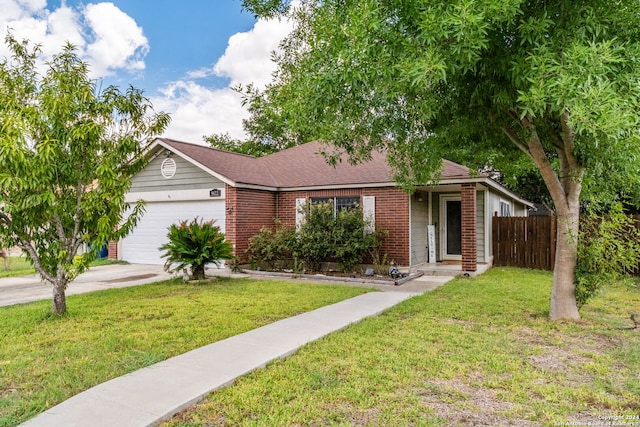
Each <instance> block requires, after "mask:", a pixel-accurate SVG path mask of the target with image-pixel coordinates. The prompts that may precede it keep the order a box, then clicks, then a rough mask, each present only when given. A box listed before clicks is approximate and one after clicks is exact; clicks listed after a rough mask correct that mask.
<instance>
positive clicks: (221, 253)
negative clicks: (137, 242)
mask: <svg viewBox="0 0 640 427" xmlns="http://www.w3.org/2000/svg"><path fill="white" fill-rule="evenodd" d="M214 223H215V220H212V221H202V220H200V221H198V218H195V219H193V220H192V221H182V222H180V223H179V224H177V225H176V224H172V225H171V226H170V227H169V233H168V234H167V237H168V238H169V242H168V243H165V244H164V245H162V246H161V247H160V248H159V249H160V250H161V251H165V253H164V254H163V255H162V257H163V258H167V260H166V262H165V264H164V269H165V270H166V271H169V272H174V271H181V270H185V269H186V268H187V267H190V268H191V279H192V280H200V279H204V269H205V265H206V264H215V265H220V262H221V261H222V260H230V259H233V246H232V245H231V243H229V242H227V241H226V240H225V238H224V233H221V232H220V227H218V226H217V225H214Z"/></svg>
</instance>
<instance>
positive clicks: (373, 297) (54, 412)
mask: <svg viewBox="0 0 640 427" xmlns="http://www.w3.org/2000/svg"><path fill="white" fill-rule="evenodd" d="M451 279H452V277H447V278H442V277H426V276H423V277H420V278H418V279H415V280H414V281H412V282H409V283H407V284H405V285H402V286H385V287H384V289H383V290H384V292H371V293H368V294H364V295H360V296H357V297H355V298H351V299H348V300H345V301H342V302H339V303H336V304H333V305H330V306H326V307H322V308H319V309H317V310H314V311H310V312H308V313H303V314H300V315H297V316H294V317H291V318H287V319H283V320H280V321H277V322H275V323H272V324H269V325H266V326H263V327H261V328H258V329H254V330H252V331H249V332H245V333H243V334H240V335H236V336H233V337H230V338H227V339H225V340H222V341H218V342H215V343H213V344H209V345H207V346H204V347H201V348H198V349H195V350H192V351H190V352H188V353H185V354H182V355H180V356H176V357H173V358H171V359H168V360H165V361H163V362H160V363H157V364H155V365H152V366H149V367H147V368H144V369H141V370H138V371H135V372H133V373H130V374H128V375H125V376H122V377H119V378H115V379H113V380H110V381H107V382H105V383H102V384H99V385H97V386H95V387H93V388H91V389H89V390H86V391H84V392H82V393H80V394H77V395H76V396H73V397H72V398H70V399H68V400H66V401H64V402H62V403H60V404H59V405H57V406H54V407H52V408H50V409H48V410H47V411H45V412H43V413H42V414H40V415H37V416H36V417H35V418H32V419H31V420H29V421H27V422H26V423H24V424H22V425H23V426H28V427H84V426H91V427H102V426H104V427H112V426H119V427H128V426H131V427H134V426H135V427H140V426H154V425H158V424H160V423H161V422H162V421H165V420H168V419H170V418H171V417H172V416H173V415H174V414H176V413H178V412H180V411H181V410H183V409H185V408H187V407H189V406H191V405H193V404H194V403H196V402H198V401H200V400H202V399H203V398H204V397H205V396H206V395H207V394H209V393H210V392H212V391H214V390H217V389H219V388H222V387H226V386H229V385H231V384H232V383H233V382H234V380H235V379H236V378H238V377H240V376H242V375H245V374H247V373H249V372H251V371H254V370H256V369H259V368H263V367H265V366H266V365H267V364H268V363H269V362H271V361H273V360H275V359H278V358H283V357H286V356H288V355H290V354H292V353H294V352H295V351H296V350H297V349H298V348H300V347H301V346H303V345H305V344H307V343H309V342H312V341H314V340H317V339H319V338H322V337H324V336H326V335H328V334H329V333H331V332H335V331H338V330H340V329H343V328H345V327H347V326H348V325H350V324H352V323H355V322H358V321H360V320H362V319H364V318H367V317H371V316H375V315H378V314H380V313H382V312H383V311H385V310H387V309H388V308H390V307H393V306H394V305H396V304H398V303H400V302H402V301H405V300H407V299H409V298H411V297H414V296H416V295H420V294H421V293H424V292H426V291H428V290H431V289H434V288H436V287H438V286H440V285H442V284H444V283H446V282H447V281H448V280H451ZM407 285H409V286H407Z"/></svg>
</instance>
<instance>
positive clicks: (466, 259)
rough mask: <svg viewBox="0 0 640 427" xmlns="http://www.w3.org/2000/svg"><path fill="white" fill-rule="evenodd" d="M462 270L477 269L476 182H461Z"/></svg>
mask: <svg viewBox="0 0 640 427" xmlns="http://www.w3.org/2000/svg"><path fill="white" fill-rule="evenodd" d="M460 198H461V202H462V203H461V204H462V272H463V273H464V272H475V271H476V270H477V269H478V249H477V248H478V236H477V231H476V230H477V226H476V210H477V209H476V184H475V183H467V184H462V194H461V197H460Z"/></svg>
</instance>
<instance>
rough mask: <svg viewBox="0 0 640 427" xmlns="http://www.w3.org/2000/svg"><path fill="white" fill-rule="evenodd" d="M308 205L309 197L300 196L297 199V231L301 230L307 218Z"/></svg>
mask: <svg viewBox="0 0 640 427" xmlns="http://www.w3.org/2000/svg"><path fill="white" fill-rule="evenodd" d="M306 205H307V199H305V198H299V199H296V231H300V228H301V227H302V224H304V222H305V220H306V216H307V215H306V212H305V210H304V208H305V206H306Z"/></svg>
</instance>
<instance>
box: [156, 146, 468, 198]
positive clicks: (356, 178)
mask: <svg viewBox="0 0 640 427" xmlns="http://www.w3.org/2000/svg"><path fill="white" fill-rule="evenodd" d="M158 139H159V140H160V141H162V142H164V143H165V144H167V145H169V146H171V147H172V148H173V149H175V150H178V151H179V152H180V153H182V154H183V155H185V156H187V157H189V158H190V159H192V160H193V161H194V162H196V163H199V164H201V165H203V166H205V167H206V168H208V169H210V170H211V171H213V172H215V173H217V174H219V175H222V176H224V177H226V178H228V179H229V180H231V181H233V182H234V183H236V184H249V185H259V186H266V187H275V188H280V189H286V188H299V187H320V186H345V185H368V184H369V185H370V184H388V183H392V182H393V171H392V169H391V167H390V166H389V164H388V162H387V160H386V155H385V154H384V153H381V152H373V153H372V154H371V160H370V161H367V162H364V163H360V164H356V165H353V164H350V163H349V161H348V158H347V156H346V155H343V156H342V158H341V160H342V161H340V162H338V163H337V164H336V165H335V166H332V165H330V164H328V163H327V161H326V158H325V157H324V155H322V154H321V153H322V152H324V151H326V152H329V153H331V152H332V151H333V149H332V148H329V147H328V146H326V145H323V144H322V143H320V142H309V143H306V144H302V145H298V146H296V147H293V148H289V149H287V150H283V151H280V152H277V153H274V154H270V155H268V156H265V157H260V158H255V157H252V156H247V155H243V154H237V153H230V152H227V151H222V150H217V149H214V148H209V147H205V146H202V145H196V144H191V143H187V142H180V141H176V140H172V139H168V138H158ZM442 172H443V173H442V179H455V178H462V179H463V178H470V177H471V176H470V174H469V169H468V168H466V167H464V166H462V165H459V164H457V163H453V162H450V161H448V160H444V165H443V171H442Z"/></svg>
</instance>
